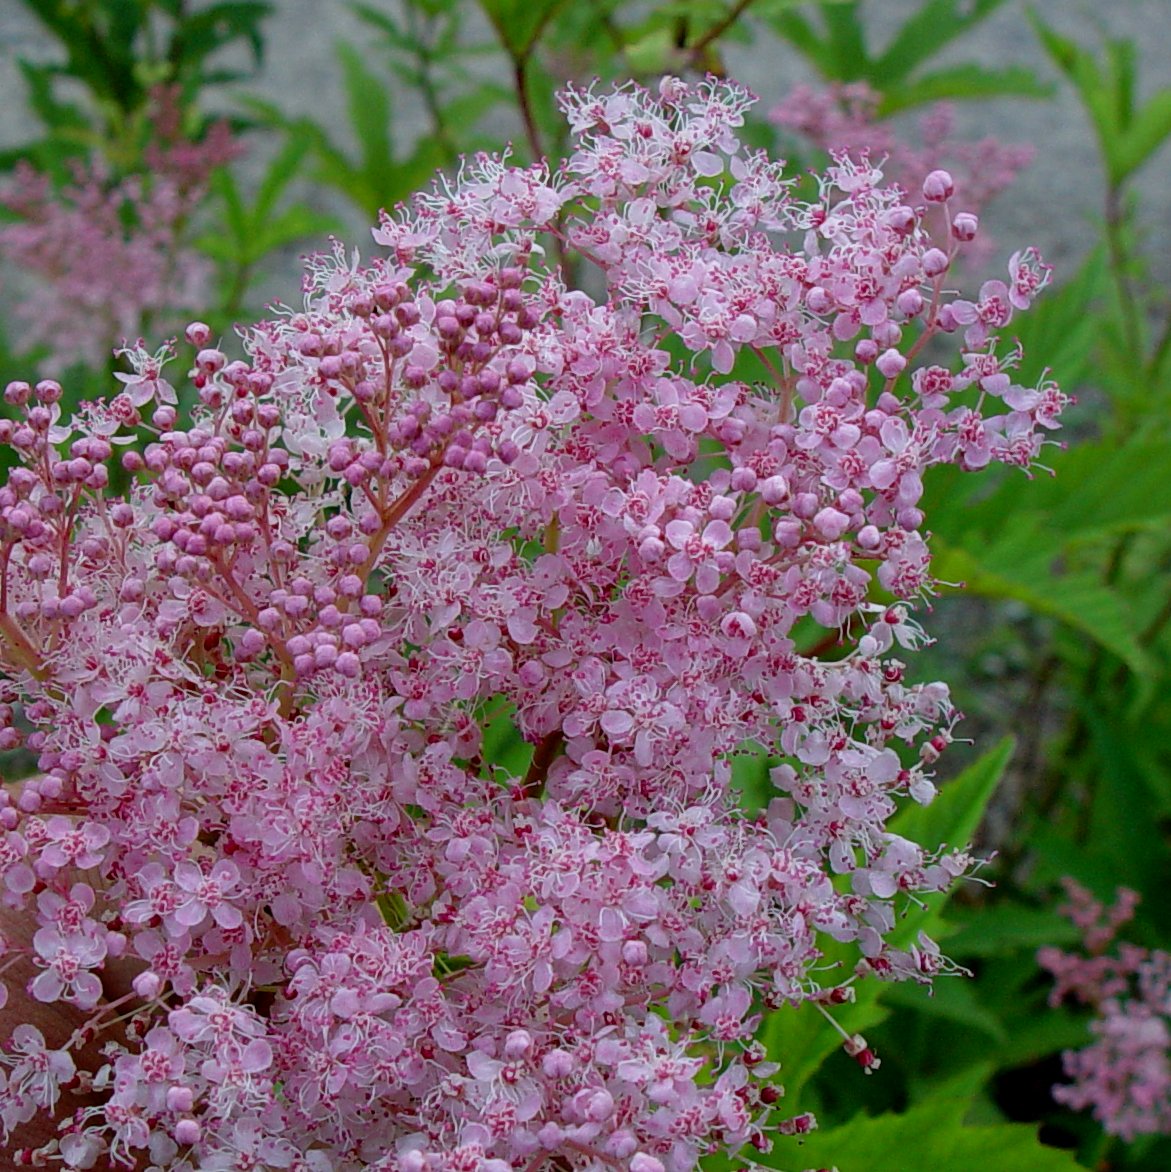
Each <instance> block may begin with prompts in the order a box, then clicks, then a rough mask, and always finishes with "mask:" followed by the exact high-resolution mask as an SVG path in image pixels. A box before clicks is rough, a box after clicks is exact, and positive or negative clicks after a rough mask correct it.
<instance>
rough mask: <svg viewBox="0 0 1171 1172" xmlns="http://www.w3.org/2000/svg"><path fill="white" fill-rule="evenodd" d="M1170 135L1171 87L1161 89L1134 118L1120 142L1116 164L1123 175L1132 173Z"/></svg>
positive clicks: (1117, 148) (1116, 154)
mask: <svg viewBox="0 0 1171 1172" xmlns="http://www.w3.org/2000/svg"><path fill="white" fill-rule="evenodd" d="M1168 137H1171V89H1164V90H1160V91H1159V92H1158V93H1157V94H1156V95H1155V96H1154V97H1153V98H1152V99H1151V100H1150V101H1149V102H1148V103H1147V104H1146V105H1145V106H1144V107H1143V108H1142V110H1141V111H1140V112H1139V113H1138V114H1137V115H1135V117H1134V118H1133V119H1132V121H1131V124H1130V126H1129V128H1128V129H1127V132H1126V134H1125V135H1124V136H1123V138H1122V141H1121V142H1120V143H1118V144H1117V147H1116V153H1115V163H1116V165H1117V167H1118V170H1119V173H1120V175H1123V176H1125V175H1130V174H1131V173H1132V172H1134V171H1137V170H1138V169H1139V168H1140V167H1141V166H1142V165H1143V164H1144V163H1145V162H1146V161H1147V159H1149V158H1150V157H1151V155H1153V154H1154V153H1155V151H1157V150H1158V149H1159V147H1161V146H1162V145H1163V143H1165V142H1166V141H1167V139H1168Z"/></svg>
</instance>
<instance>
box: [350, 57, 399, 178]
mask: <svg viewBox="0 0 1171 1172" xmlns="http://www.w3.org/2000/svg"><path fill="white" fill-rule="evenodd" d="M337 56H338V61H339V62H340V64H341V67H342V78H343V81H344V84H345V89H346V112H347V113H348V115H349V120H350V125H351V126H352V127H353V130H354V135H355V137H356V138H357V140H358V150H359V154H360V158H361V163H360V168H361V171H362V172H363V174H364V176H365V178H366V179H367V181H368V182H370V183H371V184H372V185H373V186H375V187H377V186H378V185H379V183H378V181H379V179H381V178H382V177H383V176H385V175H386V174H387V172H388V171H390V170H392V169H393V167H394V144H393V142H392V141H391V137H390V125H391V119H392V117H393V111H392V110H391V106H390V92H389V91H388V89H387V87H386V84H385V83H384V82H382V81H381V80H380V79H379V78H377V77H375V76H374V74H373V73H371V72H370V70H368V69H367V68H366V65H365V63H364V62H363V60H362V55H361V54H360V53H359V52H358V50H357V49H355V48H354V46H353V45H347V44H344V43H339V44H338V46H337Z"/></svg>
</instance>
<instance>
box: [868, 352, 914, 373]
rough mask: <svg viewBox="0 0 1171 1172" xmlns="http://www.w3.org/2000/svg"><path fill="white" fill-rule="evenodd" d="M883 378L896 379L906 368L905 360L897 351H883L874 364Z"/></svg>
mask: <svg viewBox="0 0 1171 1172" xmlns="http://www.w3.org/2000/svg"><path fill="white" fill-rule="evenodd" d="M875 366H877V367H878V373H879V374H881V375H882V377H883V378H897V377H898V376H899V375H900V374H902V373H903V371H904V370H905V369H906V367H907V360H906V359H905V358H904V357H903V356H902V354H900V353H899V352H898V351H897V350H884V351H883V352H882V353H881V354H880V355H879V356H878V360H877V361H876V362H875Z"/></svg>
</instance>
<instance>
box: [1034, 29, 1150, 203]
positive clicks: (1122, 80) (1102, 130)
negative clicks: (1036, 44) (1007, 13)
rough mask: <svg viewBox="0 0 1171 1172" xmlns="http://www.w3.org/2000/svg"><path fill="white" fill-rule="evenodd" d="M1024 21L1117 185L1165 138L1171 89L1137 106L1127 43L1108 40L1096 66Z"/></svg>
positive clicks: (1068, 43)
mask: <svg viewBox="0 0 1171 1172" xmlns="http://www.w3.org/2000/svg"><path fill="white" fill-rule="evenodd" d="M1030 17H1031V19H1032V22H1033V27H1034V28H1035V29H1036V30H1037V35H1038V37H1039V38H1040V40H1041V43H1042V44H1043V45H1044V47H1045V50H1046V52H1048V54H1049V57H1050V59H1051V60H1052V61H1053V63H1054V64H1055V65H1056V66H1057V68H1058V69H1059V70H1061V72H1062V73H1063V74H1064V75H1065V77H1066V78H1067V79H1068V80H1069V81H1070V82H1071V83H1072V84H1073V86H1074V88H1075V89H1076V90H1077V94H1078V97H1079V98H1080V99H1081V101H1082V104H1083V105H1084V106H1085V108H1086V111H1087V113H1088V114H1089V115H1090V120H1091V121H1092V122H1093V124H1094V130H1095V131H1096V132H1097V135H1098V146H1099V148H1100V149H1101V152H1102V158H1103V161H1104V163H1105V166H1106V174H1107V178H1108V179H1109V181H1110V183H1111V184H1112V185H1113V186H1119V185H1121V184H1122V183H1123V182H1125V181H1126V180H1127V179H1129V178H1130V176H1131V175H1133V174H1134V173H1135V172H1136V171H1137V170H1138V169H1139V168H1140V167H1141V166H1142V165H1143V164H1144V163H1145V162H1146V161H1147V160H1148V159H1149V158H1150V157H1151V156H1152V155H1153V154H1154V153H1155V151H1157V150H1158V149H1159V147H1161V146H1162V145H1163V143H1164V142H1166V141H1167V139H1168V137H1171V87H1169V88H1164V89H1161V90H1159V91H1158V92H1157V93H1155V94H1154V95H1153V96H1152V97H1151V98H1150V99H1149V100H1148V101H1147V103H1146V104H1145V105H1143V106H1139V105H1138V103H1137V102H1136V100H1135V90H1136V88H1137V82H1138V76H1137V74H1138V68H1137V50H1136V46H1135V45H1134V43H1133V42H1131V41H1126V40H1108V41H1107V42H1106V43H1105V46H1104V56H1103V59H1102V60H1099V59H1098V58H1097V57H1095V55H1094V54H1093V53H1092V52H1090V51H1089V50H1088V49H1086V48H1083V47H1082V46H1081V45H1079V44H1077V42H1076V41H1073V40H1070V39H1069V38H1068V37H1063V36H1060V35H1059V34H1058V33H1057V32H1055V31H1054V30H1053V29H1052V28H1050V27H1049V26H1048V25H1046V24H1045V23H1044V22H1043V21H1042V20H1041V19H1040V17H1038V16H1037V15H1036V13H1035V12H1034V13H1031V14H1030Z"/></svg>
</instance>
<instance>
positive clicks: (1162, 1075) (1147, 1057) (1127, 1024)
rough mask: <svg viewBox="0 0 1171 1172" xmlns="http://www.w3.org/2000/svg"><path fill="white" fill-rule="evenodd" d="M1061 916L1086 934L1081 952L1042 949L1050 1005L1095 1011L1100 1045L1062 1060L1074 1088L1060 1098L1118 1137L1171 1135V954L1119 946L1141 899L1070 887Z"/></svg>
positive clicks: (1060, 1091) (1123, 892)
mask: <svg viewBox="0 0 1171 1172" xmlns="http://www.w3.org/2000/svg"><path fill="white" fill-rule="evenodd" d="M1065 890H1066V894H1067V895H1068V896H1069V903H1068V904H1067V905H1066V906H1065V907H1064V908H1063V909H1062V910H1063V911H1064V913H1065V914H1066V915H1067V916H1068V917H1069V918H1070V920H1072V921H1073V923H1074V924H1075V925H1076V927H1077V928H1078V930H1079V931H1080V932H1081V933H1082V940H1081V942H1080V948H1079V950H1078V951H1076V952H1066V951H1064V950H1063V949H1060V948H1043V949H1041V951H1040V952H1039V953H1038V956H1037V959H1038V960H1039V961H1040V963H1041V966H1042V967H1043V968H1045V969H1048V970H1049V972H1050V973H1051V974H1052V976H1053V979H1054V986H1053V991H1052V993H1051V994H1050V998H1049V1001H1050V1004H1051V1005H1059V1004H1060V1003H1061V1002H1062V1001H1066V1000H1068V1001H1072V1002H1076V1003H1080V1004H1082V1005H1087V1006H1090V1007H1091V1008H1092V1009H1093V1010H1094V1019H1093V1021H1092V1022H1091V1023H1090V1032H1091V1033H1092V1034H1093V1037H1094V1040H1093V1042H1091V1043H1090V1044H1089V1045H1088V1046H1085V1047H1083V1048H1082V1049H1080V1050H1067V1051H1066V1052H1065V1054H1064V1055H1063V1058H1064V1065H1065V1074H1066V1076H1067V1077H1068V1078H1069V1079H1070V1080H1071V1081H1070V1082H1068V1083H1064V1084H1062V1085H1060V1086H1057V1087H1055V1088H1054V1089H1053V1097H1054V1098H1055V1099H1056V1100H1057V1101H1058V1102H1059V1103H1064V1104H1066V1106H1069V1107H1072V1108H1074V1109H1075V1110H1086V1109H1087V1108H1088V1109H1090V1110H1092V1111H1093V1114H1094V1118H1095V1119H1097V1120H1098V1122H1099V1123H1101V1124H1102V1126H1103V1128H1105V1130H1106V1131H1107V1132H1109V1133H1110V1134H1111V1135H1117V1136H1119V1137H1121V1138H1122V1139H1123V1140H1126V1141H1130V1140H1133V1139H1135V1138H1136V1137H1137V1136H1140V1135H1169V1134H1171V953H1167V952H1164V951H1163V950H1162V949H1158V948H1142V947H1140V946H1139V945H1137V944H1131V943H1128V942H1125V941H1118V940H1117V936H1118V933H1119V931H1120V929H1121V928H1123V927H1124V926H1125V925H1126V924H1127V923H1128V922H1129V921H1130V919H1131V918H1132V917H1133V916H1134V912H1135V908H1136V907H1137V906H1138V902H1139V897H1138V894H1137V892H1134V891H1130V890H1128V889H1126V888H1120V889H1119V890H1118V892H1117V896H1116V900H1115V902H1114V904H1112V905H1106V904H1102V903H1100V902H1099V901H1098V900H1096V899H1095V898H1094V896H1093V894H1092V893H1091V892H1089V891H1087V890H1086V889H1085V888H1084V887H1082V886H1081V885H1080V884H1079V883H1077V882H1075V881H1074V880H1073V879H1066V880H1065Z"/></svg>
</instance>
